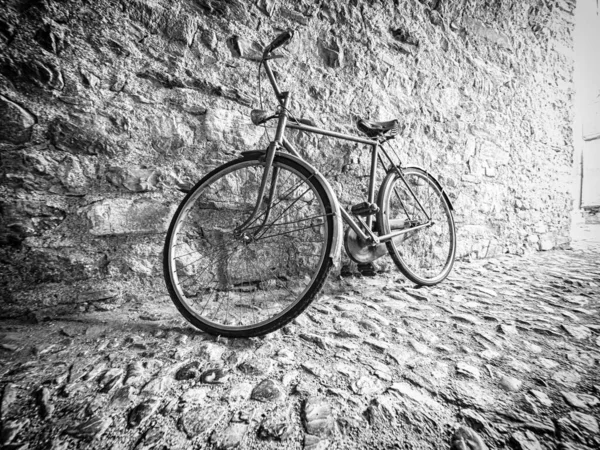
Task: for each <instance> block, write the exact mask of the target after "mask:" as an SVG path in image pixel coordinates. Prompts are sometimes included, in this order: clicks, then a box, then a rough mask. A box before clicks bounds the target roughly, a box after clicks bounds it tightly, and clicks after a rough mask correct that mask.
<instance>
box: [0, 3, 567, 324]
mask: <svg viewBox="0 0 600 450" xmlns="http://www.w3.org/2000/svg"><path fill="white" fill-rule="evenodd" d="M573 8H574V1H572V0H571V1H556V2H541V1H540V2H537V1H532V0H528V1H517V0H496V1H485V0H464V1H463V0H460V1H459V0H456V1H449V0H420V1H417V0H409V1H395V2H392V1H383V2H381V1H373V2H370V1H360V0H354V1H349V2H338V1H323V2H312V1H306V0H304V1H289V0H288V1H283V0H282V1H275V0H259V1H257V2H250V1H248V2H242V1H240V0H237V1H236V0H232V1H224V0H195V1H193V0H173V1H167V0H164V1H162V0H122V1H111V0H98V1H60V2H59V1H53V0H34V1H31V0H29V1H18V0H2V1H0V11H1V12H0V157H1V161H2V167H1V173H0V176H1V179H2V181H1V187H0V192H1V194H0V197H1V199H2V200H1V202H2V205H1V208H2V217H1V219H0V242H1V244H2V248H1V250H0V251H1V255H0V273H1V275H0V277H1V278H0V280H1V281H0V283H1V284H2V291H3V292H2V308H1V309H2V316H4V317H10V316H16V315H19V314H24V313H27V312H28V311H36V310H39V308H45V307H56V306H57V305H58V306H60V305H62V306H64V308H66V309H67V310H69V311H73V310H74V309H75V310H77V309H80V310H85V309H86V308H90V307H92V306H93V305H95V306H94V307H110V305H111V304H116V303H118V302H119V301H122V300H127V298H128V297H129V296H135V295H136V293H137V292H141V291H142V290H145V289H155V290H162V289H163V287H162V269H161V264H160V254H161V250H162V240H163V239H164V234H165V231H166V226H167V224H168V221H169V219H170V215H171V214H172V212H173V209H174V207H175V206H176V203H177V201H178V200H179V199H180V198H181V197H182V194H181V193H180V192H179V190H178V188H183V189H185V188H187V187H189V186H191V185H192V184H193V183H194V182H195V181H197V180H198V179H199V178H200V177H201V175H202V174H203V173H206V172H207V171H208V170H209V169H211V168H213V167H215V166H217V165H219V164H220V163H222V162H224V161H227V160H230V159H231V158H233V157H234V156H235V155H236V154H237V153H238V152H239V151H241V150H244V149H254V148H258V147H261V146H264V145H265V142H266V140H265V137H264V136H263V130H262V129H256V128H253V127H252V126H251V125H250V121H249V118H248V117H249V112H250V110H251V108H252V107H258V106H259V97H258V87H257V83H256V72H257V64H256V61H255V58H256V56H257V55H258V54H260V49H261V48H262V45H264V44H266V43H268V42H269V41H270V40H271V39H272V38H273V37H274V36H275V35H276V34H277V33H278V32H279V31H281V30H282V29H285V28H295V29H297V36H296V38H295V40H294V42H293V43H292V44H291V45H290V46H289V47H288V48H287V49H286V51H285V53H286V54H287V56H288V57H287V59H285V60H277V62H276V64H278V75H279V77H280V80H281V84H282V86H284V87H286V88H288V89H289V90H291V91H293V93H294V95H295V97H294V98H295V100H294V105H293V106H294V111H296V112H297V113H298V115H299V116H305V117H310V118H312V119H315V120H316V121H317V122H318V123H320V125H322V126H323V127H325V128H330V129H333V130H338V131H345V132H352V133H354V132H356V130H355V128H354V123H355V121H356V119H357V118H358V117H369V118H371V119H374V120H386V119H391V118H394V117H401V118H402V121H403V124H404V130H403V133H402V135H401V137H400V138H399V139H397V142H396V143H397V144H398V145H399V148H401V155H402V157H403V161H404V162H405V163H415V164H419V165H423V166H425V167H427V168H429V169H430V170H431V171H432V173H434V174H436V175H438V176H439V178H440V180H441V181H442V183H443V184H444V185H445V186H446V187H447V188H448V190H449V191H450V195H451V198H452V199H453V201H454V206H455V209H456V222H457V227H458V238H459V254H460V256H468V257H490V256H493V255H495V254H498V253H503V252H510V253H521V252H523V251H527V250H528V249H542V250H545V249H549V248H552V247H556V246H560V245H564V244H566V243H567V242H568V237H567V236H568V226H569V211H570V209H571V199H570V197H569V189H568V183H569V174H570V168H571V155H572V143H571V136H572V133H571V130H570V127H571V96H572V94H573V92H572V82H571V81H572V80H571V77H572V75H571V72H572V63H573V61H572V50H571V48H572V42H571V41H572V39H571V31H572V29H573V22H572V17H573ZM265 87H266V80H265V78H263V89H265ZM264 93H265V95H266V96H268V99H269V100H268V101H269V102H270V105H274V102H273V101H272V96H271V95H270V92H268V91H267V90H266V89H265V90H264ZM294 140H295V141H296V143H297V144H298V146H299V147H300V148H301V149H302V151H303V153H304V155H305V156H306V157H307V158H308V159H309V160H310V161H312V162H314V164H315V165H316V166H318V167H319V168H321V169H322V170H323V171H324V172H326V173H328V172H332V173H336V172H339V174H335V175H333V174H332V175H331V180H332V182H333V185H334V187H335V188H336V189H337V190H338V193H339V195H340V198H341V200H342V202H343V203H346V204H348V203H351V202H352V200H351V193H352V192H356V191H358V190H360V188H359V183H364V182H365V179H364V178H359V179H358V181H357V178H356V176H357V175H358V176H361V175H365V174H366V173H367V170H368V167H367V164H368V154H367V150H366V149H362V148H359V147H357V146H354V145H347V144H344V143H340V142H335V141H332V140H329V139H321V140H320V141H319V140H317V139H316V138H314V137H312V136H294ZM342 187H343V189H342Z"/></svg>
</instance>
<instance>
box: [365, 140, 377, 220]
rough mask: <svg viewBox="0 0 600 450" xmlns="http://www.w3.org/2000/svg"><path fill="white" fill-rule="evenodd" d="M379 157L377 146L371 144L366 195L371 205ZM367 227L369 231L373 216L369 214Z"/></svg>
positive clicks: (373, 197) (373, 198) (373, 199)
mask: <svg viewBox="0 0 600 450" xmlns="http://www.w3.org/2000/svg"><path fill="white" fill-rule="evenodd" d="M378 157H379V144H373V145H372V146H371V172H370V173H369V191H368V195H367V201H368V202H369V203H373V202H374V201H375V181H376V180H375V179H376V178H377V160H378ZM367 226H368V228H369V230H371V229H372V226H373V215H372V214H370V215H369V216H368V217H367Z"/></svg>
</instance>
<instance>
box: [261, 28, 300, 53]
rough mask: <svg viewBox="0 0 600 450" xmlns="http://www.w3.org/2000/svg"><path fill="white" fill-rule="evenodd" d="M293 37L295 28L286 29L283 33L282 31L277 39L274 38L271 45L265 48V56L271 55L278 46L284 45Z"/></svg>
mask: <svg viewBox="0 0 600 450" xmlns="http://www.w3.org/2000/svg"><path fill="white" fill-rule="evenodd" d="M293 37H294V30H287V31H284V32H283V33H281V34H280V35H279V36H277V37H276V38H275V39H273V42H271V43H270V44H269V45H267V47H266V48H265V51H264V52H263V58H266V57H267V56H268V55H269V53H271V52H272V51H273V50H275V49H276V48H279V47H281V46H282V45H285V44H287V43H288V41H290V40H291V39H292V38H293Z"/></svg>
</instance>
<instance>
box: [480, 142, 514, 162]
mask: <svg viewBox="0 0 600 450" xmlns="http://www.w3.org/2000/svg"><path fill="white" fill-rule="evenodd" d="M479 157H480V158H482V159H485V160H487V161H488V162H489V163H490V164H493V165H495V166H503V165H506V164H508V163H509V161H510V154H509V153H508V152H507V151H506V150H504V149H503V148H502V147H500V146H498V145H496V144H494V143H493V142H490V141H485V142H483V143H482V144H481V147H480V148H479Z"/></svg>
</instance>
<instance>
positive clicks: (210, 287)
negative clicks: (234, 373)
mask: <svg viewBox="0 0 600 450" xmlns="http://www.w3.org/2000/svg"><path fill="white" fill-rule="evenodd" d="M292 35H293V32H291V31H286V32H284V33H282V34H280V35H279V36H277V37H276V38H275V40H273V42H271V43H270V44H269V45H268V46H267V47H266V48H265V49H264V52H263V56H262V60H261V61H260V65H259V82H260V68H261V65H262V66H263V67H264V69H265V72H266V74H267V77H268V79H269V82H270V84H271V86H272V88H273V91H274V93H275V96H276V98H277V100H278V104H279V106H278V109H277V111H276V112H275V113H269V112H266V111H263V110H253V111H252V113H251V119H252V122H253V123H254V124H255V125H257V126H258V125H264V124H265V123H267V122H268V121H270V120H274V119H276V120H277V128H276V132H275V138H274V139H273V141H271V143H270V144H269V145H268V147H267V149H266V150H254V151H246V152H242V155H241V157H240V158H239V159H236V160H233V161H231V162H228V163H226V164H224V165H222V166H220V167H217V168H216V169H214V170H213V171H212V172H210V173H209V174H208V175H206V176H205V177H203V178H202V179H201V180H200V181H199V182H198V183H197V184H196V185H195V186H194V187H193V188H192V189H191V190H190V191H189V192H188V193H187V195H186V197H185V198H184V200H183V201H182V202H181V204H180V205H179V207H178V209H177V211H176V212H175V215H174V217H173V219H172V221H171V224H170V226H169V229H168V233H167V238H166V241H165V246H164V253H163V255H164V257H163V266H164V273H165V280H166V284H167V288H168V291H169V294H170V296H171V298H172V300H173V302H174V303H175V305H176V307H177V308H178V310H179V311H180V312H181V314H182V315H183V316H184V317H185V318H186V319H187V320H188V321H189V322H190V323H191V324H193V325H194V326H196V327H197V328H199V329H201V330H204V331H206V332H208V333H210V334H214V335H221V336H227V337H252V336H260V335H264V334H267V333H269V332H272V331H275V330H276V329H279V328H281V327H283V326H284V325H286V324H287V323H289V322H290V321H291V320H293V319H294V318H295V317H297V316H298V315H299V314H300V313H301V312H302V311H304V310H305V309H306V308H307V307H308V305H309V304H310V303H311V302H312V300H313V299H314V298H315V296H316V295H317V294H318V293H319V292H320V291H321V289H322V287H323V284H324V282H325V280H326V278H327V276H328V274H329V271H330V269H331V267H332V265H333V264H334V262H337V261H339V260H340V254H341V244H342V240H343V241H344V246H345V249H346V252H347V253H348V255H349V256H350V258H351V259H353V260H354V261H356V262H358V263H366V262H372V261H374V260H376V259H377V258H379V257H381V256H383V255H385V254H386V252H387V253H389V254H390V256H391V257H392V259H393V261H394V263H395V264H396V266H397V267H398V268H399V269H400V271H401V272H402V273H403V274H404V275H405V276H406V277H407V278H408V279H409V280H411V281H413V282H414V283H416V284H418V285H425V286H431V285H434V284H437V283H439V282H440V281H442V280H443V279H445V278H446V277H447V276H448V274H449V272H450V271H451V269H452V265H453V263H454V258H455V253H456V231H455V227H454V219H453V212H452V211H453V207H452V203H451V202H450V199H449V198H448V195H447V193H446V191H445V190H444V189H443V188H442V187H441V185H440V183H439V182H438V181H437V180H436V179H435V178H434V177H433V176H432V175H430V174H429V173H428V172H427V171H425V170H423V169H421V168H419V167H414V166H410V167H402V166H401V164H396V163H394V161H393V160H392V158H391V157H390V155H389V154H388V152H387V151H386V149H385V148H384V146H383V144H384V143H387V145H388V146H389V142H388V141H389V140H390V139H393V138H394V137H395V136H396V135H397V133H398V131H399V121H398V120H392V121H388V122H370V121H366V120H362V119H361V120H359V122H358V124H357V127H358V129H359V130H360V131H361V132H363V133H364V134H365V135H366V137H362V136H353V135H347V134H343V133H338V132H334V131H328V130H324V129H321V128H318V127H317V126H316V125H315V124H314V123H312V121H310V120H307V119H297V118H295V117H294V116H293V115H292V114H291V113H290V111H289V109H288V106H289V103H290V93H289V92H282V91H281V90H280V88H279V86H278V84H277V80H276V79H275V76H274V74H273V71H272V69H271V67H270V65H269V61H270V60H272V59H274V58H278V57H281V56H279V55H275V54H273V53H272V52H273V51H274V50H275V49H277V48H279V47H281V46H282V45H285V44H287V43H288V42H289V41H290V40H291V38H292ZM286 129H295V130H300V131H303V132H306V133H315V134H319V135H324V136H330V137H333V138H337V139H342V140H346V141H351V142H357V143H360V144H364V145H368V146H370V147H371V171H370V177H369V185H368V191H367V199H366V201H364V202H361V203H359V204H357V205H354V206H352V207H351V209H350V212H348V211H346V210H345V209H344V208H342V207H340V205H339V202H338V200H337V197H336V195H335V193H334V192H333V190H332V189H331V186H330V185H329V183H328V182H327V180H326V179H325V177H324V176H323V175H322V174H321V173H320V172H319V171H318V170H316V169H315V168H313V167H312V166H311V165H310V164H309V163H307V162H306V161H304V160H303V159H302V157H301V156H300V154H299V153H298V151H297V150H296V149H295V148H294V147H293V145H292V144H291V142H290V141H289V140H288V139H287V138H286V137H285V135H284V131H285V130H286ZM282 150H285V151H287V153H285V152H284V151H282ZM392 150H393V149H392ZM382 154H383V155H384V156H385V157H386V160H387V164H386V162H384V159H383V157H382ZM395 156H396V157H398V155H397V154H395ZM378 164H381V166H382V167H383V169H384V171H385V173H386V175H385V178H384V180H383V182H382V184H381V186H380V188H379V191H378V194H377V199H375V173H376V170H377V166H378ZM342 221H343V222H345V223H346V224H347V225H348V228H347V230H346V232H345V233H343V232H342V230H343V225H342Z"/></svg>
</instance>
